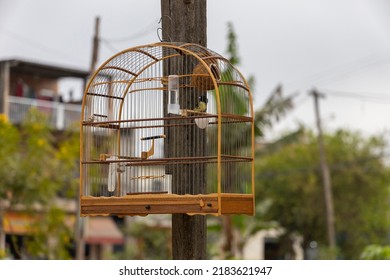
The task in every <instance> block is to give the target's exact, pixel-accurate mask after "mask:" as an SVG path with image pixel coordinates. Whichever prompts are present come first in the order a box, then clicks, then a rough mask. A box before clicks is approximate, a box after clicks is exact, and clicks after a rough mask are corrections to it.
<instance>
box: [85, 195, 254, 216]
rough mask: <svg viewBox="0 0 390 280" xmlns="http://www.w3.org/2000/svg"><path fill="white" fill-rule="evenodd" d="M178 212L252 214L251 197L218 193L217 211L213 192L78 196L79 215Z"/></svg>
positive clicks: (252, 203) (252, 197) (191, 213)
mask: <svg viewBox="0 0 390 280" xmlns="http://www.w3.org/2000/svg"><path fill="white" fill-rule="evenodd" d="M179 213H183V214H189V215H196V214H200V215H205V214H212V215H218V214H221V215H229V214H246V215H253V214H254V196H253V195H252V194H232V193H224V194H221V209H220V212H219V211H218V195H217V194H206V195H203V194H200V195H176V194H158V195H155V194H146V195H145V194H139V195H126V196H123V197H115V196H111V197H92V196H82V197H81V215H82V216H98V215H103V216H108V215H118V216H125V215H130V216H134V215H139V216H145V215H149V214H179Z"/></svg>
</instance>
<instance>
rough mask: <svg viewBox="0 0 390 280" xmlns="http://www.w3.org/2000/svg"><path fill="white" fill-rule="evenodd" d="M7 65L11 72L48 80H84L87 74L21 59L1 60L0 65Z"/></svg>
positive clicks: (83, 71) (81, 71)
mask: <svg viewBox="0 0 390 280" xmlns="http://www.w3.org/2000/svg"><path fill="white" fill-rule="evenodd" d="M4 63H9V65H10V67H11V70H12V71H16V72H19V73H25V74H35V75H36V74H38V75H41V76H45V77H50V78H66V77H74V78H82V79H86V78H87V77H88V75H89V72H88V71H86V70H81V69H75V68H69V67H62V66H55V65H51V64H43V63H38V62H33V61H27V60H21V59H9V60H2V61H0V64H4Z"/></svg>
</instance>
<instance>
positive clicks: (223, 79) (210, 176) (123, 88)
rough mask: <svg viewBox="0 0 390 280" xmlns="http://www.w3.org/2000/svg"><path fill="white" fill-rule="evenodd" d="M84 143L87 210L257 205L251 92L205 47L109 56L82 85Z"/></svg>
mask: <svg viewBox="0 0 390 280" xmlns="http://www.w3.org/2000/svg"><path fill="white" fill-rule="evenodd" d="M80 143H81V152H80V173H81V174H80V205H81V214H82V215H147V214H157V213H187V214H214V215H221V214H249V215H252V214H254V163H253V159H254V124H253V105H252V96H251V92H250V89H249V86H248V83H247V82H246V80H245V79H244V77H243V76H242V74H241V73H240V72H239V71H238V70H237V69H236V68H235V67H234V66H233V65H231V64H230V62H229V61H228V60H227V59H226V58H224V57H222V56H221V55H219V54H217V53H215V52H213V51H211V50H209V49H207V48H205V47H202V46H199V45H196V44H189V43H155V44H150V45H144V46H139V47H134V48H130V49H127V50H124V51H122V52H120V53H118V54H116V55H114V56H113V57H111V58H110V59H108V60H107V61H106V62H105V63H103V64H102V65H101V66H100V67H99V69H98V70H97V71H96V72H95V73H94V74H93V76H92V77H91V79H90V81H89V83H88V85H87V87H86V89H85V92H84V97H83V104H82V115H81V134H80Z"/></svg>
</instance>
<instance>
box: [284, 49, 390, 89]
mask: <svg viewBox="0 0 390 280" xmlns="http://www.w3.org/2000/svg"><path fill="white" fill-rule="evenodd" d="M380 64H390V49H389V48H386V49H384V50H381V51H379V52H376V53H373V54H369V55H366V56H363V57H361V58H358V59H356V60H354V61H351V62H347V63H345V64H343V65H339V66H335V67H330V68H328V69H327V70H323V71H319V72H317V73H314V74H311V75H308V76H307V78H306V79H303V81H302V80H301V79H300V80H298V81H297V80H296V81H292V82H288V83H286V84H287V85H299V84H303V83H306V81H310V83H311V84H318V83H323V82H326V81H329V80H339V79H340V78H343V77H348V76H350V75H351V74H353V73H356V72H361V71H362V70H365V69H369V68H373V67H375V66H377V65H380ZM300 81H302V82H300Z"/></svg>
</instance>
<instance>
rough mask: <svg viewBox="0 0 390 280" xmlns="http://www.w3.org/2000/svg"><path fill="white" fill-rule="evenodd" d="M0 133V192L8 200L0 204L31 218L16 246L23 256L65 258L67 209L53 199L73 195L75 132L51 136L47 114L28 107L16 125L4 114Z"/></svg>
mask: <svg viewBox="0 0 390 280" xmlns="http://www.w3.org/2000/svg"><path fill="white" fill-rule="evenodd" d="M0 136H1V137H0V141H1V145H0V160H1V161H2V163H3V164H2V166H1V167H0V182H1V189H0V194H1V197H4V198H6V200H7V205H8V206H7V209H3V210H4V211H23V212H25V213H28V214H29V215H31V217H32V219H31V221H35V222H33V224H32V225H31V232H30V233H29V236H28V238H27V239H28V240H27V242H26V243H25V244H26V247H25V248H16V251H17V252H19V253H20V252H22V251H23V252H24V253H25V256H22V255H21V253H20V255H19V256H17V257H18V258H23V257H29V258H50V259H67V258H69V257H70V255H69V253H68V251H69V250H68V249H69V247H70V245H71V237H72V230H71V229H70V228H69V225H67V224H66V220H67V217H66V215H65V209H62V208H60V207H59V206H58V205H57V202H58V197H59V195H60V194H61V196H62V197H67V198H72V197H74V195H75V191H74V190H75V184H76V183H77V180H76V179H74V178H77V176H76V174H75V170H77V164H76V163H77V158H78V149H79V148H78V147H79V144H78V141H77V142H76V140H75V139H76V138H77V135H76V134H74V133H69V134H67V135H65V136H64V137H63V138H62V139H60V138H58V137H54V136H53V132H52V131H51V129H50V126H49V122H48V119H47V116H46V115H45V114H43V113H41V112H39V111H38V110H36V109H32V110H31V111H30V112H29V113H28V114H27V116H26V118H25V119H24V121H23V122H22V124H21V126H20V127H19V128H17V127H15V126H13V125H11V124H10V123H9V122H8V121H7V120H5V119H4V118H2V119H1V121H0ZM3 142H4V143H3ZM64 188H65V190H68V191H65V192H64ZM70 190H72V191H70ZM15 246H17V244H14V247H15ZM22 249H23V250H22Z"/></svg>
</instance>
